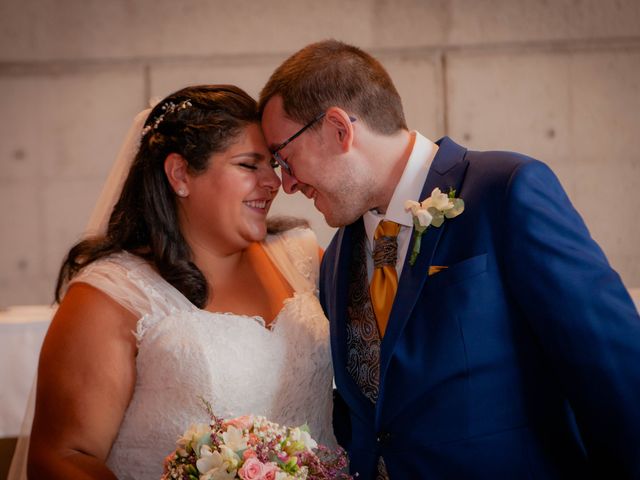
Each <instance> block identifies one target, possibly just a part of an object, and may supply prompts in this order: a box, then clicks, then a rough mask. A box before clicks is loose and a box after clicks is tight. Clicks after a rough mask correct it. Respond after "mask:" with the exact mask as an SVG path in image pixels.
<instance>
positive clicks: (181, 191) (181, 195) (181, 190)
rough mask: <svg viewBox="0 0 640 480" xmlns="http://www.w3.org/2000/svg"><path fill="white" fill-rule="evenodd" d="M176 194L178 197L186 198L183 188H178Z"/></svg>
mask: <svg viewBox="0 0 640 480" xmlns="http://www.w3.org/2000/svg"><path fill="white" fill-rule="evenodd" d="M176 193H177V194H178V196H179V197H186V196H187V189H186V188H184V187H180V188H179V189H178V191H177V192H176Z"/></svg>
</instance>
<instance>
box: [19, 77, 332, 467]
mask: <svg viewBox="0 0 640 480" xmlns="http://www.w3.org/2000/svg"><path fill="white" fill-rule="evenodd" d="M138 132H139V133H138V134H137V135H134V137H137V138H135V142H137V140H138V139H139V141H140V146H139V149H138V150H137V153H136V154H135V158H133V160H132V163H131V165H130V169H129V171H128V175H127V176H126V180H125V181H124V185H123V186H122V187H121V191H120V190H119V189H120V187H116V188H115V192H116V195H117V194H118V193H119V198H118V200H117V203H116V204H115V206H114V207H113V210H112V212H111V214H110V217H109V220H108V226H107V227H105V230H104V231H103V232H102V235H98V236H95V237H91V238H89V239H87V240H84V241H82V242H80V243H78V244H77V245H75V246H74V247H73V248H72V249H71V250H70V251H69V254H68V256H67V258H66V259H65V260H64V263H63V265H62V268H61V271H60V275H59V279H58V286H57V299H58V300H59V301H60V299H62V301H61V302H60V307H59V308H58V311H57V313H56V316H55V317H54V319H53V321H52V324H51V327H50V329H49V331H48V333H47V336H46V338H45V341H44V344H43V348H42V352H41V357H40V365H39V371H38V384H37V396H36V409H35V417H34V421H33V429H32V433H31V443H30V448H29V459H28V470H29V475H30V476H31V477H32V478H49V479H54V478H64V479H69V478H73V479H82V478H116V477H117V478H120V479H129V478H130V479H157V478H159V477H160V475H161V474H162V462H163V458H164V457H165V456H166V455H167V454H168V453H170V452H171V451H172V450H173V449H174V448H175V441H176V438H177V436H178V435H179V434H181V433H182V432H183V431H184V430H185V428H186V427H188V426H189V424H191V423H195V422H202V421H203V420H204V421H206V420H207V415H206V410H205V409H204V406H203V403H202V400H201V398H204V399H207V400H208V401H210V402H211V404H212V407H213V411H214V413H216V415H219V416H222V417H227V418H228V417H231V416H238V415H243V414H259V415H264V416H266V417H268V418H269V419H270V420H273V421H275V422H278V423H282V424H287V425H292V426H293V425H301V424H303V423H305V422H306V423H308V424H309V426H310V428H311V432H312V434H313V436H314V437H315V438H316V439H317V440H318V441H319V443H324V444H326V445H329V446H334V445H335V439H334V437H333V433H332V428H331V409H332V370H331V360H330V352H329V343H328V323H327V320H326V318H325V317H324V315H323V312H322V309H321V307H320V305H319V303H318V301H317V299H316V296H315V293H316V282H317V276H318V256H319V248H318V246H317V244H316V241H315V236H314V235H313V233H312V232H311V231H310V230H308V229H306V228H300V227H297V228H291V229H289V230H286V231H281V232H280V233H276V234H267V222H266V216H267V213H268V211H269V207H270V205H271V203H272V201H273V199H274V197H275V195H276V193H277V191H278V188H279V187H280V179H279V178H278V176H277V175H276V173H275V172H274V167H275V164H274V163H273V161H272V159H271V155H270V153H269V150H268V148H267V146H266V144H265V141H264V138H263V135H262V132H261V130H260V126H259V117H258V114H257V109H256V104H255V101H254V100H253V99H252V98H251V97H249V96H248V95H247V94H246V93H245V92H243V91H242V90H240V89H238V88H236V87H233V86H197V87H188V88H185V89H183V90H180V91H178V92H176V93H174V94H172V95H170V96H168V97H167V98H165V99H164V100H162V101H161V102H160V103H159V104H158V105H157V106H156V107H155V108H154V109H153V110H152V111H151V113H150V114H149V115H148V118H147V119H146V122H145V127H144V128H143V129H141V131H140V130H139V131H138ZM140 136H141V137H140ZM134 145H135V143H134ZM129 149H131V147H129ZM126 150H127V149H126V148H125V149H124V151H126ZM133 150H134V151H135V148H133ZM125 163H126V161H125ZM114 168H115V167H114ZM121 168H122V167H121ZM116 170H117V168H116ZM117 176H118V175H117V173H116V174H115V177H116V178H117ZM112 178H113V175H112ZM110 182H111V183H114V182H115V183H114V184H115V185H117V180H110ZM107 190H108V189H107ZM105 218H106V217H105Z"/></svg>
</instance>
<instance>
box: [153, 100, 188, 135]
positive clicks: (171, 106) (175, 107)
mask: <svg viewBox="0 0 640 480" xmlns="http://www.w3.org/2000/svg"><path fill="white" fill-rule="evenodd" d="M192 106H193V105H192V104H191V100H188V99H187V100H183V101H182V102H180V103H178V104H175V103H173V102H167V103H165V104H164V105H162V107H161V108H162V113H161V114H160V115H158V116H157V117H156V119H155V120H154V121H153V123H152V124H150V125H147V126H146V127H144V128H143V129H142V136H143V137H144V136H145V135H146V134H147V133H149V132H150V131H151V130H156V129H157V128H158V125H160V124H161V123H162V121H163V120H164V117H165V115H167V114H170V113H173V112H178V111H180V110H184V109H186V108H189V107H192Z"/></svg>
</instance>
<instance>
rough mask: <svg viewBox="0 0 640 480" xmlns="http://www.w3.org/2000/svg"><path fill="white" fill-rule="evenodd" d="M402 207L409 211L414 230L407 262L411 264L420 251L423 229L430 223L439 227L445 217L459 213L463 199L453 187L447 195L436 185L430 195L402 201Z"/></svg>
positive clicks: (453, 216) (455, 215) (414, 261)
mask: <svg viewBox="0 0 640 480" xmlns="http://www.w3.org/2000/svg"><path fill="white" fill-rule="evenodd" d="M404 209H405V210H406V211H411V215H413V226H414V228H415V231H416V234H415V236H414V240H413V249H412V250H411V257H410V258H409V264H410V265H411V266H413V265H414V264H415V263H416V259H417V258H418V254H419V253H420V242H421V240H422V234H423V233H424V232H425V230H426V229H427V228H428V227H429V226H430V225H433V226H434V227H439V226H440V225H442V224H443V223H444V219H445V218H455V217H457V216H458V215H460V214H461V213H462V212H464V201H463V200H462V199H461V198H456V191H455V189H453V188H451V189H450V190H449V194H448V195H447V194H446V193H442V192H441V191H440V189H439V188H437V187H436V188H434V189H433V192H431V195H430V196H429V197H427V198H425V199H424V200H423V201H422V202H416V201H414V200H407V201H406V202H404Z"/></svg>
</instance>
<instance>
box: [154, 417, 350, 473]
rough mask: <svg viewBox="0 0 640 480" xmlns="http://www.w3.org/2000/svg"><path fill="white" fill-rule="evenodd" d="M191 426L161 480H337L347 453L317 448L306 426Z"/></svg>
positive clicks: (216, 422)
mask: <svg viewBox="0 0 640 480" xmlns="http://www.w3.org/2000/svg"><path fill="white" fill-rule="evenodd" d="M208 410H209V414H210V416H211V423H210V424H208V425H207V424H199V425H192V426H191V427H190V428H189V429H188V430H187V431H186V432H185V433H184V434H183V435H182V436H181V437H180V438H179V439H178V441H177V443H176V446H177V448H176V450H175V451H174V452H172V453H171V454H170V455H169V456H168V457H167V458H166V459H165V461H164V474H163V475H162V478H161V480H170V479H180V480H234V479H242V480H294V479H296V480H298V479H308V480H338V479H345V480H346V479H350V478H352V477H350V476H348V475H346V474H344V473H342V470H343V469H344V468H345V466H346V464H347V458H346V454H345V452H344V450H342V449H340V448H338V449H337V450H336V451H331V450H329V449H327V448H326V447H324V446H321V445H320V446H319V445H318V444H317V443H316V442H315V440H313V438H311V435H310V434H309V431H308V429H307V428H306V426H302V427H295V428H291V427H285V426H280V425H278V424H276V423H273V422H270V421H268V420H267V419H266V418H264V417H259V416H253V415H248V416H243V417H238V418H234V419H231V420H223V419H220V418H217V417H216V416H215V415H213V413H212V411H211V408H210V407H209V408H208Z"/></svg>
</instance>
